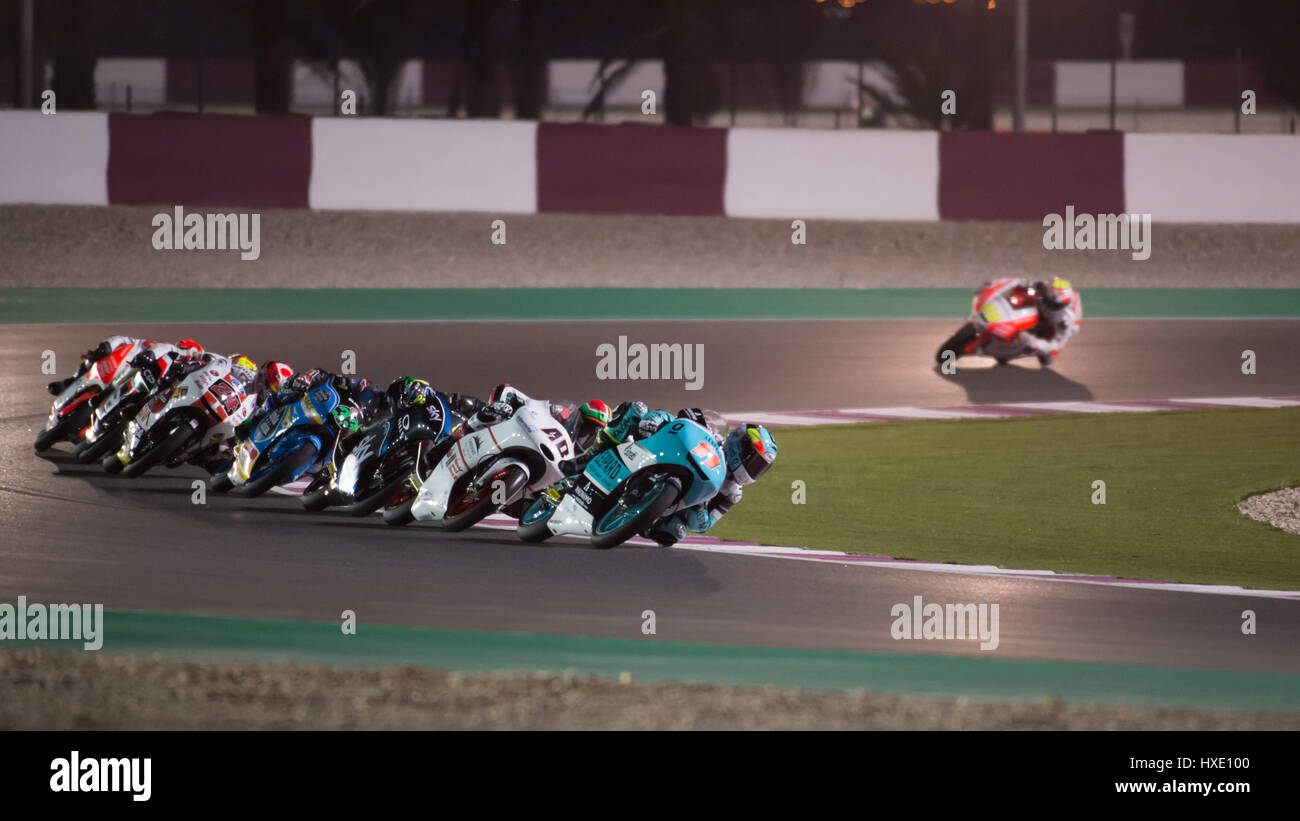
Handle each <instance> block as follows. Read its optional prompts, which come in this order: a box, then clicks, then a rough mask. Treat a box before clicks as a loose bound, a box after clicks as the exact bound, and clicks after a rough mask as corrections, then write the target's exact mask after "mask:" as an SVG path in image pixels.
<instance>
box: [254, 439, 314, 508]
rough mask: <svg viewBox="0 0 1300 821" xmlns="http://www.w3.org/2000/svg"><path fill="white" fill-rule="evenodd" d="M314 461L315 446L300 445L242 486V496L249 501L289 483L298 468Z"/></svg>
mask: <svg viewBox="0 0 1300 821" xmlns="http://www.w3.org/2000/svg"><path fill="white" fill-rule="evenodd" d="M315 459H316V446H315V445H313V444H312V443H311V442H304V443H302V444H301V445H299V446H298V447H297V448H296V449H294V451H293V453H290V454H289V455H288V456H286V457H284V458H283V459H281V460H280V462H279V464H277V465H276V466H275V467H273V468H271V469H270V470H268V471H267V472H266V473H264V474H262V475H261V476H259V477H258V478H257V479H255V480H253V481H251V482H249V483H248V484H246V485H244V496H245V497H247V498H250V499H251V498H253V497H255V496H261V495H262V494H263V493H266V492H267V491H268V490H270V489H271V488H273V487H275V486H276V485H282V484H284V483H285V482H287V481H289V479H290V477H292V476H293V474H294V473H295V472H296V471H297V470H298V468H300V467H302V466H303V465H307V464H310V463H311V462H313V461H315Z"/></svg>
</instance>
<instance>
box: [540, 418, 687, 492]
mask: <svg viewBox="0 0 1300 821" xmlns="http://www.w3.org/2000/svg"><path fill="white" fill-rule="evenodd" d="M601 404H602V405H603V404H604V403H603V402H602V403H601ZM672 418H673V416H672V414H670V413H669V412H668V411H665V410H653V411H652V410H650V408H649V406H647V405H646V403H644V402H622V403H620V404H619V406H618V407H616V408H614V412H613V413H611V414H609V418H608V419H607V420H606V424H604V425H602V426H601V427H600V429H599V430H598V431H596V433H595V435H594V436H592V437H591V440H592V441H591V443H590V444H588V445H587V446H586V447H582V446H580V445H578V444H577V442H574V447H575V448H581V450H579V451H578V455H577V456H575V457H574V458H573V459H571V460H569V461H567V462H562V463H561V464H560V468H561V469H562V470H563V471H564V474H565V475H566V476H572V475H574V474H577V473H582V471H584V470H586V468H587V463H589V462H590V461H591V460H592V459H594V458H596V457H597V456H598V455H600V454H601V453H602V452H603V451H606V450H609V449H610V448H612V447H615V446H616V445H621V444H622V443H623V440H625V439H627V437H629V436H631V437H632V438H633V439H634V440H636V439H645V438H646V437H648V436H653V435H654V433H655V431H657V430H659V428H660V426H661V425H663V423H664V422H667V421H669V420H671V419H672ZM705 427H707V425H706V426H705Z"/></svg>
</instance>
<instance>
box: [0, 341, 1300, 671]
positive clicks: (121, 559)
mask: <svg viewBox="0 0 1300 821" xmlns="http://www.w3.org/2000/svg"><path fill="white" fill-rule="evenodd" d="M954 324H955V323H945V322H928V321H899V322H887V321H885V322H862V323H855V322H809V323H750V322H720V323H699V324H695V323H626V322H620V323H603V322H590V323H535V324H525V323H474V324H467V323H394V324H372V325H366V324H361V323H358V324H350V325H338V324H334V325H327V326H314V325H309V324H286V325H282V326H267V325H258V326H243V327H240V326H234V325H230V326H218V325H205V326H198V327H196V326H188V327H183V328H182V327H175V326H166V325H153V326H138V327H135V328H121V327H109V326H89V325H78V326H63V327H60V326H48V325H40V326H6V327H2V328H0V374H2V375H3V376H0V380H2V381H0V518H2V519H3V521H4V523H5V527H4V530H5V533H6V537H5V540H4V542H3V545H0V596H3V599H0V600H6V601H11V600H12V598H13V596H16V595H18V594H24V595H27V596H28V597H29V598H30V599H32V600H34V601H92V602H102V603H104V605H105V606H106V607H107V608H109V609H116V610H126V609H142V610H159V611H174V612H190V613H203V614H214V615H232V616H252V617H278V618H301V619H310V620H324V621H332V620H335V619H337V618H338V617H339V614H340V612H341V611H342V610H345V609H352V610H355V611H356V612H357V613H358V614H359V616H360V618H361V619H362V621H363V623H364V622H367V621H368V622H371V623H388V624H409V625H418V626H429V627H441V628H457V629H491V630H512V631H522V632H530V633H558V634H572V635H591V636H609V637H625V638H634V637H638V636H639V635H640V624H641V622H640V614H641V612H642V611H643V610H645V609H653V610H655V612H656V615H657V622H658V633H657V636H658V637H659V638H662V639H673V640H682V641H700V642H717V643H729V644H752V645H773V646H789V647H817V648H829V649H850V650H876V651H886V652H924V653H956V654H972V655H978V654H979V653H980V651H979V650H978V649H977V647H976V645H975V644H974V643H971V642H896V641H893V640H892V639H891V638H890V635H889V626H890V624H891V622H892V618H891V617H890V613H889V611H890V608H891V607H892V606H893V605H894V604H895V603H898V602H909V603H910V602H911V600H912V597H913V596H916V595H920V596H923V597H924V599H925V601H926V602H940V603H942V602H998V603H999V604H1000V605H1001V607H1000V610H1001V646H1000V647H999V649H998V650H997V651H996V655H998V656H1002V657H1012V658H1050V659H1065V660H1080V661H1104V662H1119V663H1137V664H1151V665H1163V666H1173V667H1201V668H1210V669H1238V670H1258V671H1276V672H1292V673H1295V672H1300V652H1297V648H1300V618H1298V616H1300V603H1297V602H1292V601H1278V600H1267V599H1261V598H1253V597H1228V596H1205V595H1199V594H1187V593H1174V592H1166V591H1151V590H1133V589H1120V588H1111V587H1104V586H1093V585H1072V584H1063V583H1057V582H1047V581H1034V580H1013V579H1000V578H999V579H992V578H978V577H971V576H964V575H950V574H934V573H924V572H916V571H907V570H898V569H892V568H890V569H884V568H864V567H840V566H838V565H834V564H822V563H812V562H791V561H777V560H765V559H756V558H746V557H739V556H727V555H716V554H704V553H698V552H692V551H673V550H669V551H665V550H659V549H653V548H623V549H618V550H614V551H609V552H598V551H593V550H590V549H587V548H583V547H575V546H566V545H562V544H557V545H547V546H543V547H536V546H525V545H522V544H520V543H519V542H517V541H516V540H515V539H514V537H513V535H512V534H509V533H501V532H494V531H473V532H470V533H467V534H460V535H450V534H449V535H443V534H440V533H438V532H436V531H433V530H432V529H430V528H428V527H416V528H407V529H405V530H394V529H392V528H387V527H385V526H384V525H383V524H382V523H381V522H379V521H378V519H377V517H371V518H370V519H366V520H357V519H351V518H345V517H341V516H338V515H331V514H328V513H322V514H309V513H306V512H303V511H301V510H299V509H298V507H297V503H296V501H294V500H291V499H283V498H280V499H258V500H241V499H238V498H222V497H213V498H210V499H209V504H207V505H206V506H196V505H193V504H191V502H190V492H191V491H190V487H189V483H188V481H187V479H188V478H193V477H195V476H198V474H197V473H190V472H186V471H177V472H166V471H162V472H160V473H159V474H158V475H156V476H155V475H151V476H147V477H145V478H143V479H140V480H136V481H130V480H125V479H121V478H117V477H109V476H105V475H103V474H101V473H100V472H99V471H98V469H91V468H86V467H83V466H81V465H78V464H76V463H75V462H73V461H70V459H69V458H68V457H67V456H66V455H64V456H59V455H55V456H53V457H51V459H49V460H42V459H40V458H36V457H33V456H32V454H31V450H30V443H31V439H32V438H33V437H34V435H35V432H36V431H37V430H38V429H39V428H40V426H41V425H42V424H43V422H44V417H45V413H46V412H47V410H48V400H47V397H46V395H45V394H44V393H43V391H42V386H43V383H44V382H45V381H46V380H47V379H48V378H49V377H46V376H42V375H41V374H40V373H39V357H40V353H41V351H42V350H45V349H47V348H48V349H52V350H55V351H56V352H57V353H58V356H59V361H60V365H61V366H62V367H61V368H60V371H61V372H65V371H67V370H68V368H70V367H71V365H72V363H74V362H75V361H76V356H77V355H78V354H79V353H80V351H81V350H83V349H84V347H85V346H86V345H88V344H89V343H90V342H92V341H94V340H95V339H97V338H102V337H103V336H105V335H107V334H108V333H109V332H118V333H121V332H139V333H140V334H141V335H145V334H146V333H147V334H148V335H152V336H155V337H162V338H168V337H177V336H181V335H190V336H195V337H197V338H199V339H200V340H201V341H203V342H204V343H205V344H206V345H208V346H209V347H210V348H212V349H217V350H231V349H235V348H238V349H240V350H242V351H244V352H246V353H248V354H249V355H251V356H254V357H255V358H258V359H262V358H266V357H269V356H276V357H279V358H283V359H285V360H287V361H289V362H292V363H294V364H295V365H299V366H301V365H309V364H320V365H325V366H330V365H332V364H334V363H337V362H338V361H339V357H340V355H341V352H342V351H343V350H344V349H351V350H354V351H355V352H356V354H357V368H358V371H359V372H361V373H365V374H367V375H371V376H372V377H374V378H378V379H380V380H386V379H388V378H391V377H393V376H395V375H397V373H398V372H413V373H417V374H421V375H426V376H427V377H429V378H430V379H431V380H433V381H434V382H435V383H436V384H438V385H440V386H445V387H447V388H449V389H458V390H468V391H475V390H477V391H480V392H483V393H486V392H487V391H488V390H489V389H490V388H491V386H492V384H494V383H495V382H496V381H497V380H498V379H504V380H508V381H512V382H513V383H515V384H517V385H519V386H520V387H522V388H524V389H525V390H530V392H534V393H536V394H539V395H540V394H548V393H549V394H553V395H557V396H567V397H570V398H578V397H583V396H586V395H602V396H604V397H606V398H608V399H610V400H615V401H616V400H618V399H622V398H624V397H625V396H627V395H630V394H635V395H638V396H640V397H643V398H645V399H646V400H647V401H649V402H651V403H652V404H660V405H664V406H667V407H675V406H678V405H681V404H687V403H689V404H693V405H704V406H710V407H715V408H717V409H719V410H724V411H732V410H747V409H749V410H758V409H763V410H784V409H791V410H793V409H801V408H828V407H852V406H862V405H902V404H908V405H954V404H962V403H964V402H967V401H969V402H999V401H1033V400H1068V399H1088V398H1095V399H1145V398H1162V397H1168V396H1184V397H1194V396H1216V395H1218V396H1229V395H1241V394H1252V395H1268V394H1294V393H1296V390H1295V388H1296V385H1297V384H1300V362H1297V361H1295V359H1294V341H1295V340H1296V339H1297V338H1300V323H1297V322H1288V321H1249V322H1224V321H1164V322H1129V321H1119V320H1112V321H1105V322H1102V321H1094V322H1092V323H1090V324H1089V325H1088V327H1087V328H1085V331H1084V332H1083V334H1081V335H1080V336H1079V337H1078V339H1077V341H1076V342H1074V343H1073V344H1072V346H1071V349H1070V351H1069V352H1068V354H1067V356H1066V357H1065V358H1064V361H1063V362H1062V363H1061V367H1060V369H1059V370H1052V371H1046V372H1042V371H1039V369H1038V368H1037V366H1034V367H1032V368H1020V367H1014V366H1013V367H1006V368H997V369H989V368H987V367H984V366H983V365H982V364H978V363H973V364H972V367H970V368H967V369H964V370H963V372H962V373H960V374H959V375H958V376H957V377H956V378H954V379H951V380H946V379H944V378H942V377H940V376H939V375H937V374H936V373H934V371H933V369H932V366H931V364H930V362H931V360H930V358H931V356H932V353H933V350H934V348H935V347H937V344H938V342H939V341H941V340H942V338H943V336H944V335H945V334H946V333H948V332H950V331H951V330H952V328H953V326H954ZM620 334H625V335H627V336H628V337H629V338H630V341H633V342H635V341H642V342H691V343H704V345H705V352H706V355H705V369H706V370H705V373H706V376H705V382H704V389H703V390H700V391H696V392H687V391H685V390H683V389H682V387H681V384H680V383H669V382H659V383H655V382H647V383H640V384H626V383H609V382H604V383H602V382H600V381H598V380H596V379H595V376H594V369H595V348H596V346H597V345H598V344H600V343H602V342H615V341H616V340H617V337H618V336H619V335H620ZM1244 349H1252V350H1254V351H1255V352H1256V354H1257V357H1258V362H1259V368H1258V370H1259V372H1258V374H1257V375H1255V376H1244V375H1242V374H1241V372H1240V362H1241V351H1242V350H1244ZM642 388H644V390H642ZM1246 608H1250V609H1253V610H1255V612H1256V614H1257V616H1258V623H1259V624H1260V625H1261V629H1260V632H1259V634H1258V635H1256V636H1251V637H1243V636H1242V635H1241V633H1240V629H1239V628H1240V623H1241V611H1242V610H1244V609H1246Z"/></svg>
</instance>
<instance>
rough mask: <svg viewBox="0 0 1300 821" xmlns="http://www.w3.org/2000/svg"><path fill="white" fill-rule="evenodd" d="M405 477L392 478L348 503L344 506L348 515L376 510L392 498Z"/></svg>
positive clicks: (367, 513)
mask: <svg viewBox="0 0 1300 821" xmlns="http://www.w3.org/2000/svg"><path fill="white" fill-rule="evenodd" d="M406 478H407V477H405V476H403V477H401V478H400V479H394V480H393V481H391V482H389V483H388V484H386V485H384V486H383V487H381V488H380V489H379V490H376V491H375V492H374V493H372V494H370V495H369V496H367V497H365V498H364V499H361V500H360V501H358V502H355V503H354V504H351V505H349V506H348V507H347V508H346V511H347V513H348V515H349V516H368V515H370V514H371V513H374V512H375V511H376V510H378V509H379V508H381V507H383V506H384V505H385V504H387V503H388V500H389V499H391V498H393V494H394V493H396V492H397V491H398V489H399V488H401V486H402V483H403V482H405V481H406Z"/></svg>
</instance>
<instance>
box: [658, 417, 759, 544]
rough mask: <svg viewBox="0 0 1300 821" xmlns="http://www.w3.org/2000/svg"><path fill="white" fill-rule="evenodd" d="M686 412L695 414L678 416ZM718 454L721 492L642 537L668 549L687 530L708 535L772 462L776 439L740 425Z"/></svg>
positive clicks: (665, 520) (670, 518)
mask: <svg viewBox="0 0 1300 821" xmlns="http://www.w3.org/2000/svg"><path fill="white" fill-rule="evenodd" d="M690 411H696V412H698V409H695V408H692V409H688V410H684V411H682V413H679V414H678V416H682V415H687V416H688V417H689V416H690V415H691V414H690ZM700 424H704V423H703V422H700ZM705 427H707V425H706V426H705ZM722 453H723V456H724V457H725V458H726V460H727V478H726V480H725V481H724V482H723V483H722V489H721V490H719V491H718V492H717V494H716V495H715V496H713V497H712V498H711V499H707V500H705V501H703V502H701V503H700V504H698V505H695V506H694V507H688V508H686V509H684V510H679V511H677V512H676V513H674V514H673V515H672V516H669V517H668V518H666V519H663V520H661V521H659V522H658V523H656V524H655V525H654V526H653V527H651V528H650V529H649V530H648V531H646V532H645V533H643V534H642V535H643V536H645V537H646V538H649V539H654V540H655V541H656V542H658V543H659V544H661V545H663V546H664V547H669V546H671V545H673V544H676V543H677V542H678V541H679V540H681V539H682V538H683V537H685V536H686V531H688V530H689V531H691V532H694V533H706V532H708V530H709V528H711V527H713V525H714V523H716V522H717V521H718V520H719V519H721V518H722V517H723V515H725V514H726V512H727V511H729V510H731V509H732V508H733V507H735V506H736V503H737V502H739V501H740V498H741V496H742V495H743V494H744V491H743V488H744V486H745V485H748V484H753V483H754V482H755V481H756V480H757V479H758V477H760V476H762V475H763V474H764V473H766V472H767V469H768V468H770V467H771V466H772V462H774V461H776V440H775V439H773V438H772V434H771V433H770V432H769V431H768V429H767V428H765V427H763V426H762V425H755V424H744V425H740V426H739V427H737V428H736V429H735V430H733V431H731V433H729V434H728V435H727V438H726V439H725V440H723V442H722Z"/></svg>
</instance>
